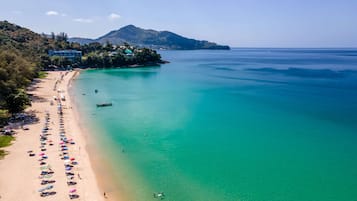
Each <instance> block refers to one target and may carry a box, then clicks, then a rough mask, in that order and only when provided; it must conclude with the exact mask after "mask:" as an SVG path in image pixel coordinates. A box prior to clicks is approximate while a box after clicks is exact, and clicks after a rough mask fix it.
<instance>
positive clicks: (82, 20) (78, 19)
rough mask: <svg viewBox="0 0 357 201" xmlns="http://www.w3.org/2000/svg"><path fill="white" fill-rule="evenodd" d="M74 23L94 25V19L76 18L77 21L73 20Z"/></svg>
mask: <svg viewBox="0 0 357 201" xmlns="http://www.w3.org/2000/svg"><path fill="white" fill-rule="evenodd" d="M73 21H75V22H80V23H92V22H93V20H92V19H89V18H87V19H86V18H76V19H73Z"/></svg>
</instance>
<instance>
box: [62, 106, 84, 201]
mask: <svg viewBox="0 0 357 201" xmlns="http://www.w3.org/2000/svg"><path fill="white" fill-rule="evenodd" d="M57 103H58V106H57V108H58V115H59V138H60V143H59V151H60V155H59V156H60V157H61V159H62V160H63V163H64V167H65V175H66V178H67V185H68V186H69V187H70V189H69V191H68V192H69V194H68V196H69V198H70V199H76V198H79V195H78V194H77V189H76V188H73V187H74V186H75V185H76V184H77V182H76V181H75V173H74V172H73V168H74V166H75V165H77V164H78V163H77V161H76V159H75V158H73V157H70V155H69V147H68V146H70V145H74V144H75V142H74V141H73V139H68V138H67V136H66V131H65V127H64V119H63V111H62V108H63V107H62V104H61V99H57ZM78 177H79V174H78ZM79 178H80V177H79Z"/></svg>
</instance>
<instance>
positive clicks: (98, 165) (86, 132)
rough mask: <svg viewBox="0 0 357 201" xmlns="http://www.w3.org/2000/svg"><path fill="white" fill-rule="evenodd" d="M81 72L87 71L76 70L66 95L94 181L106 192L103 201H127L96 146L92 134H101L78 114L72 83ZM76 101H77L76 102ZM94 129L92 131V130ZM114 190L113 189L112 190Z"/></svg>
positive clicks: (96, 143)
mask: <svg viewBox="0 0 357 201" xmlns="http://www.w3.org/2000/svg"><path fill="white" fill-rule="evenodd" d="M83 70H87V69H80V70H76V71H77V73H76V75H74V76H73V77H72V79H71V80H70V82H69V83H68V93H69V97H70V99H71V102H72V106H73V107H72V110H71V111H72V113H73V116H74V118H75V121H76V122H77V125H78V127H79V129H80V130H81V132H82V133H83V135H82V137H83V138H84V139H85V141H86V147H85V149H86V152H87V153H88V154H89V160H90V162H91V165H92V169H93V170H94V173H95V176H96V180H97V183H98V187H99V189H100V190H101V192H106V194H107V199H105V200H111V201H123V200H128V199H127V198H126V196H124V195H125V194H124V193H123V192H122V188H121V185H120V182H115V180H114V179H113V176H112V175H113V174H112V172H113V171H114V168H113V166H112V164H110V162H109V161H108V159H107V158H105V157H104V156H105V154H106V153H105V151H103V149H101V148H100V146H98V142H97V140H98V139H96V138H97V137H98V136H95V135H94V134H93V132H98V133H102V132H103V131H101V130H100V129H98V128H93V127H91V126H89V125H86V123H88V122H86V121H85V120H83V118H80V115H81V114H80V112H79V108H78V107H79V106H78V104H79V103H78V101H79V99H78V98H77V99H76V98H75V96H76V95H75V94H74V90H73V89H72V83H73V82H75V81H76V78H77V76H79V74H80V72H81V71H83ZM76 100H77V101H76ZM93 129H94V130H93ZM113 188H115V189H113Z"/></svg>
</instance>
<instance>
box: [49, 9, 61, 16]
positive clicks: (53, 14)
mask: <svg viewBox="0 0 357 201" xmlns="http://www.w3.org/2000/svg"><path fill="white" fill-rule="evenodd" d="M46 15H48V16H56V15H59V13H58V12H57V11H53V10H50V11H47V12H46Z"/></svg>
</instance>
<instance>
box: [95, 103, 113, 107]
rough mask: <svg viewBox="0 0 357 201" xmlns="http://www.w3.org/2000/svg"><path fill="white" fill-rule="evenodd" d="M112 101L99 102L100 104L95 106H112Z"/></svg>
mask: <svg viewBox="0 0 357 201" xmlns="http://www.w3.org/2000/svg"><path fill="white" fill-rule="evenodd" d="M112 105H113V104H112V103H101V104H97V107H108V106H112Z"/></svg>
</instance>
